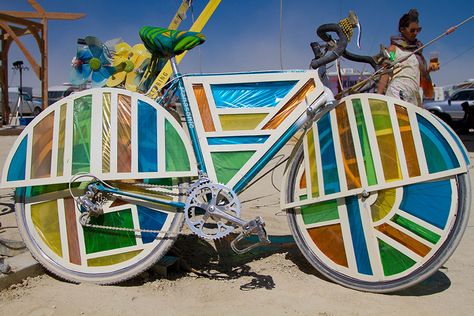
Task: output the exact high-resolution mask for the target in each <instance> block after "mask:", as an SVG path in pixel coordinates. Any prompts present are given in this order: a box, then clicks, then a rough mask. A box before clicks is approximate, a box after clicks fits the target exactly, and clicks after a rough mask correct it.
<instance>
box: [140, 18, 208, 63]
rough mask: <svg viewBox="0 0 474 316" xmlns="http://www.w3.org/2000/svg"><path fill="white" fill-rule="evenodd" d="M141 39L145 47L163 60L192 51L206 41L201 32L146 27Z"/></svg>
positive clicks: (142, 31)
mask: <svg viewBox="0 0 474 316" xmlns="http://www.w3.org/2000/svg"><path fill="white" fill-rule="evenodd" d="M139 34H140V37H141V39H142V41H143V43H144V44H145V47H146V48H147V49H148V50H149V51H150V52H151V53H152V54H153V55H158V57H161V58H170V57H172V56H174V55H179V54H181V53H184V52H185V51H187V50H190V49H192V48H194V47H196V46H198V45H200V44H202V43H204V41H205V40H206V38H205V37H204V35H203V34H202V33H199V32H186V31H175V30H169V29H167V28H163V27H153V26H144V27H142V28H141V29H140V32H139Z"/></svg>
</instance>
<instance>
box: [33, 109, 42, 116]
mask: <svg viewBox="0 0 474 316" xmlns="http://www.w3.org/2000/svg"><path fill="white" fill-rule="evenodd" d="M41 111H43V110H42V109H41V108H38V107H35V109H34V110H33V115H34V116H38V115H40V113H41Z"/></svg>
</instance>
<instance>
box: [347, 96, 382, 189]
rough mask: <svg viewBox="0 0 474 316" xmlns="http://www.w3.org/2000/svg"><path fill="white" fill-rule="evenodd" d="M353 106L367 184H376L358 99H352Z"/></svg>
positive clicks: (360, 104)
mask: <svg viewBox="0 0 474 316" xmlns="http://www.w3.org/2000/svg"><path fill="white" fill-rule="evenodd" d="M352 105H353V106H354V113H355V117H356V121H357V130H358V132H359V133H358V134H359V141H360V146H361V148H362V154H363V156H364V165H365V171H366V173H367V182H368V183H369V185H376V184H377V176H376V174H375V167H374V160H373V158H372V151H371V150H370V143H369V136H368V133H367V126H366V125H365V119H364V113H363V112H362V103H361V102H360V100H359V99H354V100H352Z"/></svg>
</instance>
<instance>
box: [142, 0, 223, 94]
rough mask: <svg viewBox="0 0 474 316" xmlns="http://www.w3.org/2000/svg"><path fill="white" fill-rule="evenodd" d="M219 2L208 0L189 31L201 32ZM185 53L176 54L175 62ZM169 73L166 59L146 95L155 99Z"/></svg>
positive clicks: (169, 64) (168, 63)
mask: <svg viewBox="0 0 474 316" xmlns="http://www.w3.org/2000/svg"><path fill="white" fill-rule="evenodd" d="M220 2H221V0H209V3H208V4H207V5H206V7H205V8H204V10H202V12H201V14H200V15H199V17H198V18H197V20H196V21H195V22H194V24H193V25H192V26H191V28H190V29H189V31H191V32H201V31H202V29H203V28H204V26H205V25H206V23H207V21H209V18H210V17H211V16H212V14H213V13H214V11H215V10H216V8H217V6H218V5H219V3H220ZM186 53H187V52H184V53H182V54H181V55H179V56H177V57H176V63H178V64H179V63H180V62H181V60H182V59H183V58H184V56H186ZM171 74H172V70H171V63H170V62H169V61H168V62H167V63H166V65H165V66H164V67H163V69H162V70H161V72H160V73H159V74H158V76H157V77H156V79H155V81H154V82H153V84H152V85H151V87H150V89H149V90H148V92H147V93H146V95H147V96H148V97H150V98H152V99H156V98H157V97H158V95H159V92H160V90H161V89H162V88H163V87H164V86H165V84H166V82H167V81H168V79H169V77H170V76H171Z"/></svg>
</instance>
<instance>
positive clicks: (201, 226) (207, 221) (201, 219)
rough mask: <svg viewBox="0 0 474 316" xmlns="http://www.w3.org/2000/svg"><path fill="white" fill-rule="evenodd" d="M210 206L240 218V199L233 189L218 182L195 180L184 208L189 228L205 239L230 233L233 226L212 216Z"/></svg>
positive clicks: (217, 237) (216, 237)
mask: <svg viewBox="0 0 474 316" xmlns="http://www.w3.org/2000/svg"><path fill="white" fill-rule="evenodd" d="M212 208H219V209H220V210H222V211H224V212H225V213H227V214H229V215H232V216H235V217H239V218H240V201H239V199H238V197H237V194H236V193H235V192H234V191H232V190H230V189H229V188H227V187H226V186H224V185H222V184H219V183H212V182H210V181H208V182H197V183H196V184H195V187H194V188H191V190H190V193H189V196H188V198H187V200H186V206H185V208H184V216H185V219H186V224H187V225H188V227H189V229H191V230H192V231H193V232H194V233H195V234H196V235H198V236H199V237H201V238H205V239H219V238H222V237H225V236H227V235H229V234H230V233H232V232H233V231H234V229H235V227H234V226H233V225H232V224H231V223H230V222H227V221H225V220H223V219H221V218H218V217H216V216H213V215H212V214H211V212H210V211H209V210H211V209H212Z"/></svg>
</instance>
